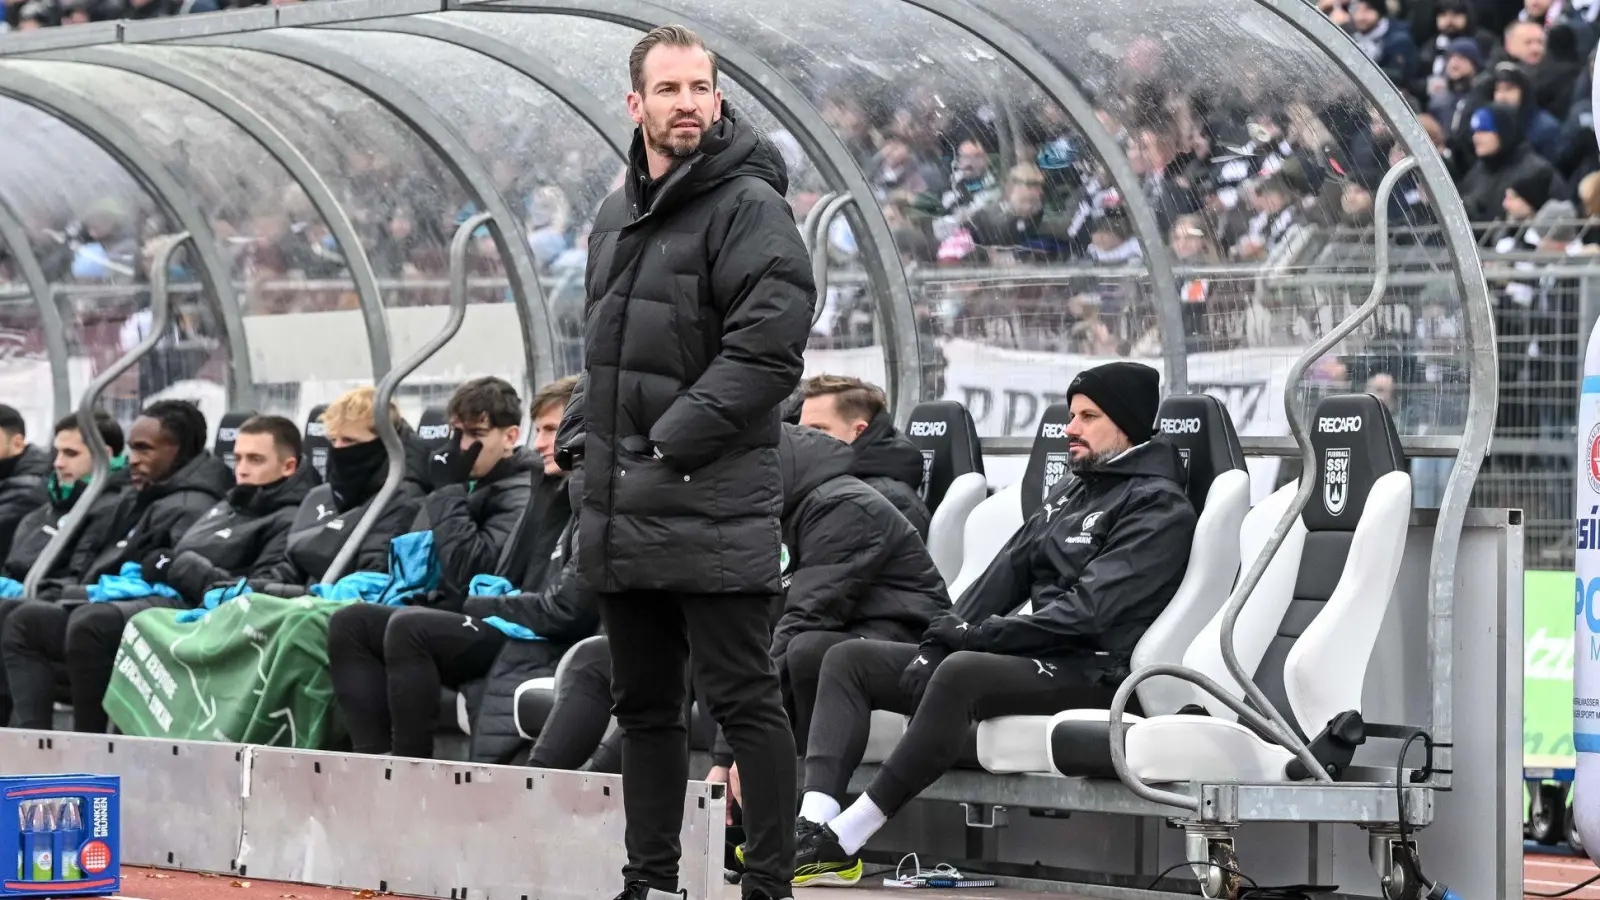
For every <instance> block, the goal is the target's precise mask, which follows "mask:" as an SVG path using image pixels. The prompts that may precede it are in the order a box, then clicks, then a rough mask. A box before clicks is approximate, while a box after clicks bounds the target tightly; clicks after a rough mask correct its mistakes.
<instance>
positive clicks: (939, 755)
mask: <svg viewBox="0 0 1600 900" xmlns="http://www.w3.org/2000/svg"><path fill="white" fill-rule="evenodd" d="M916 656H917V646H916V645H915V644H895V643H889V642H887V641H850V642H847V643H844V644H840V645H838V646H836V647H834V648H833V649H831V650H829V651H828V655H827V658H826V659H825V660H824V661H823V665H822V680H821V683H820V684H819V685H818V688H817V707H816V709H817V712H816V717H815V718H814V719H813V720H812V722H811V734H810V739H809V741H808V750H807V753H806V764H805V789H806V790H807V791H820V792H822V793H825V794H828V795H830V796H832V797H835V798H838V799H841V800H842V799H843V798H844V797H845V793H846V789H847V788H848V786H849V783H850V774H851V773H852V772H854V771H855V768H856V766H858V765H860V764H861V758H862V756H863V755H865V754H866V751H867V735H868V731H869V729H870V727H871V719H872V711H873V710H874V709H883V710H888V711H890V712H897V713H901V714H904V715H911V713H912V706H911V697H909V696H907V695H906V694H905V693H904V692H903V691H901V690H900V674H901V673H902V672H904V671H905V668H906V666H908V665H910V664H911V661H912V660H913V659H915V658H916ZM1102 671H1103V670H1102V669H1100V668H1076V667H1073V666H1072V665H1071V664H1070V663H1064V662H1059V661H1057V662H1042V661H1039V660H1035V659H1028V658H1026V657H1021V656H1000V655H998V654H994V653H955V654H952V655H950V656H949V657H948V658H946V659H945V660H944V661H943V662H942V663H940V664H939V668H938V669H936V670H935V671H934V673H933V679H932V681H930V682H929V683H928V687H927V690H926V691H924V692H923V695H922V705H921V706H919V707H917V708H916V710H915V713H916V714H915V715H912V717H911V725H910V726H909V727H908V728H907V729H906V733H905V736H904V737H903V738H901V739H900V743H899V744H898V745H897V746H896V747H895V749H894V752H893V753H891V754H889V758H888V759H886V760H884V763H883V766H882V767H881V768H880V769H879V770H878V774H877V776H876V777H875V778H873V780H872V783H871V784H869V785H867V796H868V797H871V798H872V802H873V803H874V804H876V805H877V806H878V808H879V809H881V810H883V811H884V812H885V813H888V814H889V815H891V816H892V815H894V814H895V813H896V812H899V810H900V808H901V807H903V806H905V805H906V803H907V802H908V801H910V800H911V799H912V798H913V797H915V796H917V795H918V794H920V793H922V791H923V790H924V789H925V788H927V787H928V785H930V784H933V782H934V781H936V780H938V778H939V776H940V775H942V774H944V773H945V772H946V771H947V770H949V768H950V767H951V766H952V765H954V764H955V762H956V760H957V759H959V758H960V756H961V750H962V747H963V745H965V743H966V740H967V733H968V731H969V730H970V729H971V727H972V723H974V722H979V721H982V720H984V719H993V718H997V717H999V716H1023V715H1047V714H1051V713H1056V712H1060V711H1061V710H1064V709H1096V708H1097V709H1108V708H1110V705H1111V699H1112V697H1113V696H1115V695H1116V692H1117V690H1116V689H1117V685H1116V682H1115V680H1113V679H1109V678H1105V677H1104V676H1103V675H1102V674H1101V672H1102Z"/></svg>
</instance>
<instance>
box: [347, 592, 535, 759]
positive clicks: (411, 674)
mask: <svg viewBox="0 0 1600 900" xmlns="http://www.w3.org/2000/svg"><path fill="white" fill-rule="evenodd" d="M507 640H508V638H507V637H506V636H505V635H503V634H501V633H500V632H499V631H496V630H495V629H494V627H493V626H490V625H485V624H483V623H482V622H480V621H478V620H477V619H474V618H472V617H471V616H464V615H462V614H460V613H452V612H445V611H444V610H439V609H426V608H423V607H405V606H381V605H379V604H376V603H357V604H355V605H353V606H349V607H347V608H345V609H341V610H339V611H338V612H336V613H334V614H333V618H332V619H330V620H329V621H328V666H329V669H330V672H329V674H330V676H331V677H332V679H333V695H334V698H335V699H336V700H338V702H339V709H340V711H341V712H343V713H344V720H345V726H346V727H347V728H349V730H350V743H351V745H352V747H353V748H354V749H355V751H356V752H357V753H393V754H394V755H395V756H406V757H412V758H416V759H431V758H433V730H434V726H435V725H436V724H437V723H438V721H439V691H440V689H441V688H443V687H445V686H449V687H452V688H459V687H460V686H461V685H462V684H464V683H466V682H468V681H471V680H472V679H474V678H482V677H483V676H484V675H487V674H489V667H490V666H492V665H494V659H495V657H496V656H497V655H499V653H500V648H501V647H502V646H504V645H505V642H506V641H507Z"/></svg>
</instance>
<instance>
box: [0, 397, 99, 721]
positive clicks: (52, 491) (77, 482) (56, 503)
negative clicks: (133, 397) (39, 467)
mask: <svg viewBox="0 0 1600 900" xmlns="http://www.w3.org/2000/svg"><path fill="white" fill-rule="evenodd" d="M95 425H96V426H97V427H98V428H99V430H100V439H101V440H103V441H105V444H106V449H107V450H109V451H110V453H111V473H110V476H109V480H108V482H107V485H106V489H105V491H103V492H102V493H101V494H100V497H99V499H98V500H96V501H95V508H94V509H93V510H91V511H90V512H89V513H88V518H87V521H86V522H85V524H84V526H83V527H82V528H80V529H79V530H78V533H77V535H75V536H74V537H73V540H72V543H70V544H68V545H67V546H65V547H63V548H62V549H61V554H60V555H59V556H57V557H56V561H55V564H54V565H53V566H51V567H50V571H49V572H45V573H43V577H44V578H46V579H61V580H63V581H73V580H79V577H78V575H77V574H76V573H78V572H80V571H81V570H82V568H83V567H85V566H87V565H88V559H87V556H86V555H85V554H82V553H79V552H78V550H77V548H78V545H79V544H80V543H81V542H82V539H83V535H84V534H85V533H87V532H90V531H94V530H96V529H98V528H100V527H103V526H102V525H101V524H100V523H99V522H98V521H97V520H99V519H101V518H102V517H104V516H106V515H109V514H110V513H111V512H113V511H115V509H116V508H117V504H118V502H119V501H120V499H121V495H122V492H123V491H124V490H126V489H127V488H128V485H129V483H130V482H129V478H128V469H127V459H126V458H125V457H124V456H123V455H122V427H121V426H119V425H118V424H117V422H116V420H115V419H113V418H111V416H109V415H107V414H106V413H105V412H101V411H96V412H95ZM55 451H56V454H55V462H54V463H53V464H52V470H51V472H50V477H49V478H48V479H47V480H46V481H45V496H46V500H45V502H44V503H43V504H42V505H41V506H38V507H36V508H35V509H33V510H32V511H31V512H29V513H28V514H27V515H25V516H23V517H22V521H21V522H20V523H18V525H17V530H16V534H15V536H14V539H13V540H12V542H11V550H10V553H9V554H7V556H6V562H5V573H4V574H5V577H7V578H10V579H13V580H15V581H18V582H23V581H26V580H27V577H28V572H29V570H30V569H32V568H33V565H34V563H36V562H38V561H39V557H40V556H41V555H43V553H44V549H45V547H46V546H48V545H49V543H50V541H51V539H53V538H54V537H55V536H56V532H57V531H58V530H59V529H60V527H61V521H62V519H63V518H65V517H66V515H67V513H70V512H72V510H73V509H74V508H76V506H77V503H78V498H79V497H82V496H83V492H84V490H85V489H86V488H87V487H88V486H89V476H90V473H91V471H92V470H93V460H92V458H91V457H90V455H89V448H88V446H87V445H86V444H85V443H84V441H83V435H82V434H80V433H79V431H78V417H77V416H75V415H74V416H67V417H66V418H64V419H62V420H61V421H59V422H57V423H56V425H55ZM22 602H23V601H22V600H21V599H20V598H18V599H0V634H3V633H4V631H5V627H4V626H5V623H6V619H7V618H8V617H10V615H11V613H12V612H13V611H15V610H16V609H17V608H18V607H20V606H22ZM10 719H11V691H10V689H9V688H8V687H7V682H6V677H5V667H4V666H3V665H0V723H3V722H9V721H10Z"/></svg>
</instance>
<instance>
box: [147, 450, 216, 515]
mask: <svg viewBox="0 0 1600 900" xmlns="http://www.w3.org/2000/svg"><path fill="white" fill-rule="evenodd" d="M233 488H234V481H233V470H231V469H229V468H228V466H227V464H226V463H224V462H223V461H222V460H220V459H217V458H216V457H215V456H212V455H211V451H209V450H207V451H205V452H203V453H201V454H200V455H199V456H196V457H195V458H194V459H191V460H189V462H188V463H186V464H185V465H184V466H183V468H181V469H179V470H178V471H176V472H173V473H172V474H171V475H169V476H167V478H166V479H165V480H164V481H158V482H156V483H155V484H152V485H149V486H147V487H146V488H145V489H144V490H142V491H140V492H139V499H140V501H141V502H142V503H144V504H149V503H153V502H155V501H156V500H159V499H161V498H162V497H166V496H168V495H170V494H176V493H180V492H182V491H198V492H199V493H202V494H208V495H210V496H212V497H215V498H216V499H218V500H220V499H222V498H223V497H225V496H227V494H228V492H229V491H231V490H233Z"/></svg>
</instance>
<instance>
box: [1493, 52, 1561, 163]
mask: <svg viewBox="0 0 1600 900" xmlns="http://www.w3.org/2000/svg"><path fill="white" fill-rule="evenodd" d="M1494 102H1495V103H1499V104H1501V105H1502V106H1509V107H1511V108H1512V109H1515V110H1517V111H1518V116H1519V119H1520V124H1521V125H1522V133H1523V136H1524V137H1526V139H1527V141H1528V144H1529V146H1531V147H1533V149H1534V150H1535V151H1537V152H1538V154H1539V155H1540V156H1542V157H1544V158H1545V159H1546V160H1554V159H1560V158H1562V157H1563V156H1564V155H1565V154H1566V148H1565V147H1563V146H1562V144H1561V141H1562V137H1563V136H1562V134H1561V122H1560V121H1559V120H1558V119H1557V118H1556V117H1555V116H1552V115H1551V114H1550V113H1548V112H1546V111H1545V110H1543V109H1540V108H1539V104H1537V103H1535V102H1534V99H1533V82H1532V80H1531V79H1530V78H1529V77H1528V72H1527V70H1526V69H1524V68H1522V67H1521V66H1519V65H1517V64H1516V63H1511V62H1503V63H1500V64H1499V65H1497V66H1495V67H1494Z"/></svg>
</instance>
